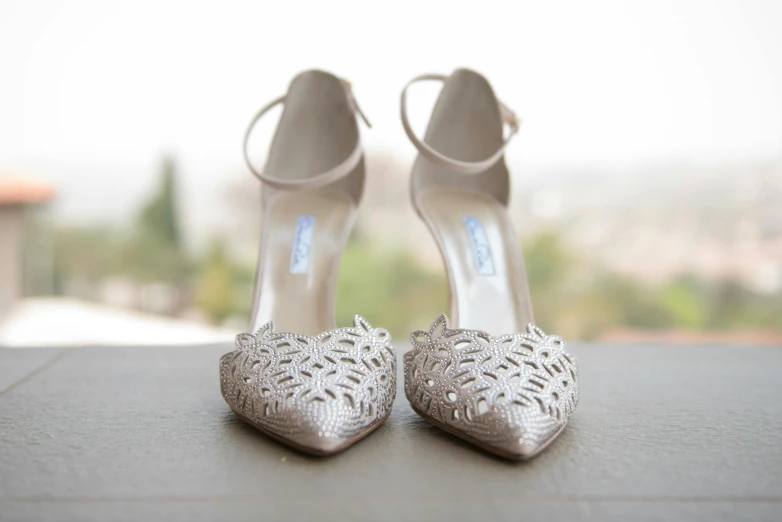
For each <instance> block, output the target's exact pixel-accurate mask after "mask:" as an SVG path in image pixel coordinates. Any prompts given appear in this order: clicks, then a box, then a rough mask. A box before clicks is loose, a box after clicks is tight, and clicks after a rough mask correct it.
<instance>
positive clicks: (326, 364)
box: [220, 317, 396, 456]
mask: <svg viewBox="0 0 782 522" xmlns="http://www.w3.org/2000/svg"><path fill="white" fill-rule="evenodd" d="M395 368H396V363H395V355H394V350H393V347H392V346H391V344H390V336H389V335H388V332H387V331H385V330H382V329H379V328H372V327H371V326H370V325H369V324H368V323H367V322H366V321H364V320H363V319H361V318H360V317H356V319H355V324H354V326H353V327H352V328H339V329H336V330H331V331H328V332H324V333H322V334H320V335H319V336H317V337H307V336H304V335H297V334H291V333H275V332H274V328H273V325H272V324H271V323H269V324H267V325H265V326H264V327H263V328H261V330H259V331H258V332H257V333H256V334H254V335H250V334H241V335H239V336H238V337H237V349H236V350H234V351H233V352H231V353H228V354H226V355H224V356H223V357H222V358H221V360H220V388H221V391H222V394H223V398H224V399H225V401H226V402H227V403H228V405H229V406H230V407H231V409H232V410H233V411H234V412H235V413H237V414H238V415H239V416H240V417H241V418H242V419H244V420H245V421H247V422H248V423H250V424H251V425H253V426H254V427H256V428H257V429H258V430H260V431H261V432H263V433H265V434H266V435H268V436H270V437H272V438H274V439H277V440H279V441H281V442H283V443H285V444H288V445H290V446H292V447H294V448H296V449H298V450H300V451H303V452H305V453H309V454H312V455H321V456H325V455H332V454H334V453H337V452H338V451H341V450H343V449H345V448H347V447H348V446H350V445H352V444H353V443H355V442H357V441H358V440H360V439H361V438H363V437H364V436H365V435H367V434H369V433H370V432H371V431H372V430H374V429H375V428H376V427H378V426H379V425H380V424H381V423H382V422H383V421H384V420H385V419H386V417H387V416H388V414H389V413H390V411H391V406H392V404H393V402H394V396H395V392H396V379H395V376H396V370H395ZM368 370H370V371H368Z"/></svg>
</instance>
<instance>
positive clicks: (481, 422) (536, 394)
mask: <svg viewBox="0 0 782 522" xmlns="http://www.w3.org/2000/svg"><path fill="white" fill-rule="evenodd" d="M411 342H412V344H413V349H412V350H411V351H410V352H408V353H406V354H405V356H404V367H405V368H404V369H405V395H406V396H407V399H408V400H409V401H410V403H411V404H412V406H413V407H414V408H415V409H416V410H417V411H418V412H419V413H421V414H423V415H425V416H428V417H431V418H433V419H434V420H436V421H438V422H440V423H442V424H445V425H448V426H449V427H451V428H452V429H454V430H455V431H457V432H459V433H462V434H464V435H466V436H468V437H470V438H472V439H475V440H477V441H480V442H482V443H485V444H486V445H488V446H493V445H500V446H502V445H504V444H508V443H511V444H517V445H518V444H521V445H524V446H525V447H526V448H527V449H526V450H525V451H528V452H533V453H534V452H535V449H536V448H539V447H541V446H543V445H545V444H546V443H547V442H548V441H549V440H550V439H551V438H552V437H553V436H555V435H556V434H557V433H558V432H559V431H560V430H561V429H562V428H563V427H564V425H565V424H566V423H567V421H568V419H569V417H570V415H571V413H572V412H573V410H574V409H575V407H576V403H577V402H578V369H577V366H576V360H575V358H574V357H573V356H572V355H570V354H568V353H567V352H566V351H565V347H564V342H563V340H562V338H561V337H556V336H549V335H546V334H545V333H543V331H542V330H541V329H540V328H538V327H536V326H534V325H532V324H530V325H529V326H528V327H527V332H526V333H517V334H512V335H503V336H500V337H492V336H491V335H489V334H487V333H485V332H481V331H477V330H460V329H451V328H449V327H448V319H447V318H446V317H445V315H441V316H440V317H438V318H437V319H436V320H435V322H434V323H433V324H432V326H431V328H430V329H429V330H428V331H417V332H414V333H413V334H412V336H411Z"/></svg>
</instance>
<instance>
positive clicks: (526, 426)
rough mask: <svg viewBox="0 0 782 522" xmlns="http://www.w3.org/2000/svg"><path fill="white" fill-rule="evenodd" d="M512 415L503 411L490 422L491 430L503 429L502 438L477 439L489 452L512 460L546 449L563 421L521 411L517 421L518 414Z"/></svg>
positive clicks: (531, 455)
mask: <svg viewBox="0 0 782 522" xmlns="http://www.w3.org/2000/svg"><path fill="white" fill-rule="evenodd" d="M515 417H516V419H514V415H512V414H511V415H503V416H502V420H500V422H499V423H497V422H495V423H493V424H494V429H493V430H492V433H495V434H496V433H504V434H505V437H504V438H501V439H499V440H498V439H497V438H496V437H490V438H489V440H483V441H480V442H482V443H483V445H484V446H485V447H486V448H487V449H488V450H489V451H491V452H492V453H496V454H498V455H501V456H503V457H506V458H509V459H513V460H527V459H531V458H532V457H534V456H536V455H537V454H538V453H540V452H541V451H543V450H544V449H546V448H547V447H548V446H549V444H551V443H552V442H553V441H554V439H556V438H557V435H559V433H560V432H561V431H562V430H563V429H564V427H565V423H564V422H561V423H560V422H555V421H554V420H553V419H551V417H549V416H546V415H539V414H537V413H533V414H532V415H524V416H522V420H521V421H519V420H518V415H516V416H515ZM510 419H514V420H510ZM498 424H499V425H498Z"/></svg>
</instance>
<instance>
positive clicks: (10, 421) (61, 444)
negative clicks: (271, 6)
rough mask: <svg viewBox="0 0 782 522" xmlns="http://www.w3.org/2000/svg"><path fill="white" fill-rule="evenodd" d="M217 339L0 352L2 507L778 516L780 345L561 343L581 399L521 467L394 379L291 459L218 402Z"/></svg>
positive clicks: (381, 516)
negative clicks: (328, 452)
mask: <svg viewBox="0 0 782 522" xmlns="http://www.w3.org/2000/svg"><path fill="white" fill-rule="evenodd" d="M226 350H227V347H224V346H196V347H175V348H155V349H151V348H80V349H70V350H67V351H65V352H62V353H59V354H57V353H55V354H52V353H49V354H48V356H44V355H43V354H42V353H40V352H39V351H38V350H33V349H30V350H2V349H0V368H3V370H2V372H0V375H13V377H12V379H13V380H14V383H15V384H14V383H12V384H11V385H9V386H5V387H0V389H4V390H5V391H4V392H2V393H0V520H3V521H5V520H139V519H147V520H188V521H196V520H228V519H230V518H233V519H238V520H245V519H246V520H342V521H345V520H350V519H358V520H418V519H428V520H442V519H446V518H447V517H450V518H451V519H452V520H472V521H475V520H525V519H527V520H564V519H570V520H582V519H584V520H589V519H591V520H685V519H687V520H742V519H744V520H780V519H782V382H781V381H780V378H779V371H780V369H781V368H782V366H781V364H782V348H776V347H765V348H761V347H755V348H752V347H726V346H703V347H674V346H628V347H619V346H574V347H573V348H572V351H573V353H574V354H576V355H577V356H578V358H579V362H580V365H581V384H580V386H581V402H580V404H579V407H578V409H577V410H576V414H575V416H574V417H573V419H572V421H571V424H570V426H568V428H567V429H566V430H565V432H564V433H563V434H562V436H561V437H560V438H559V440H557V441H556V442H555V443H554V444H553V445H552V446H551V447H550V448H549V449H548V450H547V451H546V452H545V453H543V454H542V455H541V456H540V457H538V458H536V459H534V460H533V461H530V462H523V463H515V462H507V461H504V460H501V459H499V458H496V457H493V456H491V455H489V454H487V453H485V452H483V451H481V450H479V449H477V448H474V447H472V446H470V445H468V444H466V443H463V442H462V441H460V440H458V439H456V438H454V437H452V436H450V435H448V434H446V433H444V432H442V431H441V430H439V429H437V428H435V427H433V426H431V425H429V424H428V423H426V422H425V421H423V420H421V419H420V418H418V417H417V416H416V415H415V414H414V413H413V412H412V410H411V409H410V407H409V406H408V405H407V401H406V400H405V398H404V394H403V393H402V392H401V390H400V392H399V394H398V396H397V402H396V404H395V407H394V411H393V413H392V414H391V417H390V418H389V420H388V421H387V422H386V424H385V425H384V426H382V427H381V428H379V429H378V430H377V431H376V432H375V433H374V434H372V435H370V436H369V437H367V438H366V439H364V440H363V441H361V442H359V443H358V444H357V445H356V446H354V447H353V448H350V449H348V450H347V451H345V452H343V453H341V454H339V455H337V456H334V457H330V458H326V459H322V458H313V457H307V456H304V455H301V454H299V453H297V452H295V451H294V450H291V449H289V448H287V447H286V446H283V445H281V444H279V443H277V442H274V441H272V440H270V439H268V438H267V437H264V436H263V435H261V434H260V433H258V432H257V431H255V430H254V429H253V428H251V427H249V426H247V425H246V424H244V423H243V422H241V421H240V420H238V419H237V418H236V417H235V416H234V415H233V414H232V413H231V412H230V410H229V409H228V407H227V406H226V405H225V404H224V402H223V400H222V398H221V396H220V392H219V388H218V378H217V359H218V357H219V356H220V355H221V354H222V353H223V352H224V351H226ZM402 350H403V347H402V346H399V352H400V354H401V352H402ZM23 354H27V355H23ZM52 356H54V359H51V357H52ZM47 357H49V358H47ZM28 358H29V359H28ZM11 366H13V367H16V368H17V369H15V370H9V369H8V368H10V367H11ZM10 372H15V373H13V374H12V373H10ZM25 372H28V373H27V375H26V376H25V375H21V376H20V374H23V373H25ZM8 379H11V378H6V380H8ZM400 379H401V374H400ZM400 384H401V383H400Z"/></svg>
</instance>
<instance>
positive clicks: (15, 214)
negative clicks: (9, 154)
mask: <svg viewBox="0 0 782 522" xmlns="http://www.w3.org/2000/svg"><path fill="white" fill-rule="evenodd" d="M52 198H54V189H53V188H52V187H50V186H49V185H46V184H43V183H39V182H34V181H30V180H26V179H20V178H16V177H11V176H7V175H4V174H0V315H2V314H4V313H5V312H7V311H8V310H9V309H10V307H11V306H12V305H13V304H14V302H16V301H17V300H18V299H20V298H21V297H23V296H25V295H31V294H36V293H40V292H42V291H43V292H45V293H48V292H50V291H51V277H52V275H51V273H52V268H51V267H52V252H51V245H50V244H49V243H50V242H49V234H48V231H46V230H43V227H42V226H41V225H42V219H41V218H42V211H43V207H45V206H46V204H47V203H48V202H50V201H51V200H52Z"/></svg>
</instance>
